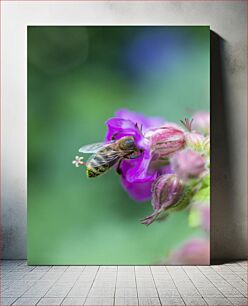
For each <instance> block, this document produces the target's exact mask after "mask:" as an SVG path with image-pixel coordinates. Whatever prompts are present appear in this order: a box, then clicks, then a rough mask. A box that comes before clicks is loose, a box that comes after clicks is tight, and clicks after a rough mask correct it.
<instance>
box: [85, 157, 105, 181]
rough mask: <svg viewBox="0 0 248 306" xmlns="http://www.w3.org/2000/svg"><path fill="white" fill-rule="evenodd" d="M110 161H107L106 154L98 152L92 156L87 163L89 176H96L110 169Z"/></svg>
mask: <svg viewBox="0 0 248 306" xmlns="http://www.w3.org/2000/svg"><path fill="white" fill-rule="evenodd" d="M109 166H110V165H109V163H106V162H105V158H104V156H102V155H100V154H98V155H96V156H94V158H92V159H91V160H90V161H89V163H88V164H87V171H86V173H87V176H88V177H96V176H98V175H101V174H102V173H104V172H106V171H107V170H108V169H109Z"/></svg>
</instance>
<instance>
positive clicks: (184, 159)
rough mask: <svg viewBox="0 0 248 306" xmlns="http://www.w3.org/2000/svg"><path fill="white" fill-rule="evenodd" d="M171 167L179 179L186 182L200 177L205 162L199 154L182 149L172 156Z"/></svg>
mask: <svg viewBox="0 0 248 306" xmlns="http://www.w3.org/2000/svg"><path fill="white" fill-rule="evenodd" d="M171 166H172V169H173V170H174V171H175V173H176V174H177V176H178V177H179V178H181V179H182V180H184V181H187V180H188V179H190V178H197V177H199V176H200V174H201V173H202V172H203V171H204V170H205V160H204V158H203V156H202V155H201V154H199V153H197V152H195V151H193V150H191V149H184V150H182V151H180V152H177V153H175V154H174V155H173V157H172V158H171Z"/></svg>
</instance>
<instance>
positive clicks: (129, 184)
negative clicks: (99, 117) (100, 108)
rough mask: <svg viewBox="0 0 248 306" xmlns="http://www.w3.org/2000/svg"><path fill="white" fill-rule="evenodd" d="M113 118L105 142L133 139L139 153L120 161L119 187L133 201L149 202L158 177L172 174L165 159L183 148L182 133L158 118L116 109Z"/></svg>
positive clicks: (108, 124)
mask: <svg viewBox="0 0 248 306" xmlns="http://www.w3.org/2000/svg"><path fill="white" fill-rule="evenodd" d="M116 116H117V117H114V118H110V119H109V120H108V121H107V122H106V125H107V128H108V129H107V134H106V138H105V139H106V141H111V140H112V139H120V138H122V137H124V136H133V138H134V140H135V144H136V146H137V148H138V149H139V150H140V153H139V155H138V156H137V157H136V158H134V159H125V160H123V161H122V162H121V165H120V170H121V182H122V185H123V187H124V189H125V190H126V191H127V192H128V193H129V195H130V196H131V197H133V198H134V199H135V200H137V201H144V200H148V199H150V198H151V186H152V183H153V182H154V181H155V180H156V179H157V177H158V176H160V175H161V174H165V173H171V172H172V171H171V168H170V167H169V166H168V157H169V156H171V154H173V153H174V152H176V151H177V150H180V149H182V148H183V147H184V145H185V137H184V131H183V130H182V129H181V128H180V127H179V126H177V125H176V124H168V123H167V124H165V122H164V120H163V119H161V118H159V117H145V116H144V115H142V114H139V113H136V112H130V111H129V110H126V109H121V110H118V111H117V112H116Z"/></svg>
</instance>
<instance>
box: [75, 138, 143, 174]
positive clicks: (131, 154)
mask: <svg viewBox="0 0 248 306" xmlns="http://www.w3.org/2000/svg"><path fill="white" fill-rule="evenodd" d="M79 152H81V153H94V154H93V155H92V156H91V157H90V158H89V159H88V161H87V162H86V174H87V176H88V177H96V176H99V175H101V174H103V173H105V172H106V171H107V170H109V169H110V168H112V167H113V166H115V165H116V166H117V167H116V171H117V173H118V174H121V170H120V165H121V162H122V161H123V159H134V158H137V157H139V156H140V154H141V153H142V150H140V149H138V148H137V146H136V144H135V141H134V138H133V137H132V136H125V137H122V138H120V139H118V140H114V139H113V140H112V141H110V142H108V143H94V144H90V145H86V146H83V147H81V148H80V149H79Z"/></svg>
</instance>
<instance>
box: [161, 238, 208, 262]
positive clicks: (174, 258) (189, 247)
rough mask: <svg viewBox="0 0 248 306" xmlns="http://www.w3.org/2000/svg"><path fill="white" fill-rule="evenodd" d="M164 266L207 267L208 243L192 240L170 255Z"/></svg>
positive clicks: (201, 240) (201, 239) (205, 240)
mask: <svg viewBox="0 0 248 306" xmlns="http://www.w3.org/2000/svg"><path fill="white" fill-rule="evenodd" d="M166 264H170V265H209V264H210V241H209V240H208V239H203V238H198V239H197V238H194V239H192V240H190V241H188V242H186V243H184V244H183V245H182V246H181V247H180V248H178V249H176V250H175V251H174V252H172V253H171V255H170V256H169V258H168V260H167V261H166Z"/></svg>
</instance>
